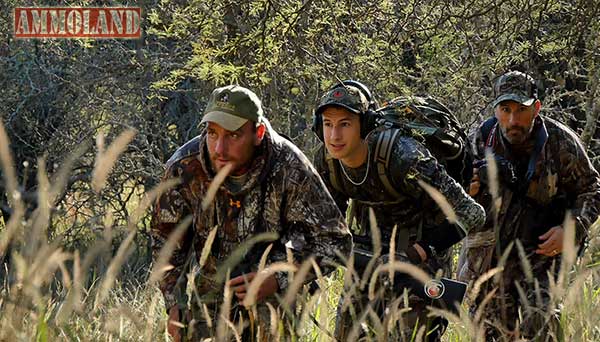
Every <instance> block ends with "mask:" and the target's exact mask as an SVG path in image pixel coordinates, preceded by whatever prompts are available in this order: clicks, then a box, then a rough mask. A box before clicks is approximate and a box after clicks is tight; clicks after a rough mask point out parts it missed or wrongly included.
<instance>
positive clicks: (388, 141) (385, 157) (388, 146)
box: [375, 129, 400, 197]
mask: <svg viewBox="0 0 600 342" xmlns="http://www.w3.org/2000/svg"><path fill="white" fill-rule="evenodd" d="M398 132H399V130H397V129H386V130H384V131H382V132H381V134H380V135H379V137H378V138H377V144H376V145H375V163H376V165H377V174H378V175H379V180H381V183H382V184H383V186H384V187H385V189H386V190H387V192H388V193H389V194H390V195H392V196H394V197H400V193H399V192H398V191H396V189H394V187H393V186H392V183H391V182H390V178H389V177H388V175H387V169H388V166H389V163H390V156H391V155H392V150H393V147H394V141H395V140H396V136H397V135H398Z"/></svg>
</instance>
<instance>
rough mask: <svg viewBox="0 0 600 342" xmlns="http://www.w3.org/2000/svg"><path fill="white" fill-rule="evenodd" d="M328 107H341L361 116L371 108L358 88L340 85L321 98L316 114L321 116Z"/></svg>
mask: <svg viewBox="0 0 600 342" xmlns="http://www.w3.org/2000/svg"><path fill="white" fill-rule="evenodd" d="M327 106H340V107H344V108H346V109H348V110H349V111H351V112H352V113H354V114H361V113H364V112H366V111H367V109H368V108H369V100H367V98H366V97H365V95H364V94H363V93H362V92H361V91H360V90H359V89H358V88H356V87H354V86H350V85H343V84H340V85H338V86H337V87H335V88H332V89H330V90H329V91H328V92H327V93H326V94H325V95H323V97H321V101H319V106H317V110H316V111H315V114H316V115H319V114H321V113H322V112H323V110H325V108H326V107H327Z"/></svg>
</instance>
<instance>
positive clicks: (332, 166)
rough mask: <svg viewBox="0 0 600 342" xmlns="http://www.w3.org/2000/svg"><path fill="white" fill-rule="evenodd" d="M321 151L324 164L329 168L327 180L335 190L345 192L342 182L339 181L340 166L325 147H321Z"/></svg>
mask: <svg viewBox="0 0 600 342" xmlns="http://www.w3.org/2000/svg"><path fill="white" fill-rule="evenodd" d="M323 153H324V154H325V156H324V158H325V164H326V165H327V168H328V169H329V182H330V183H331V186H333V188H334V189H335V190H336V191H338V192H341V193H345V192H344V187H343V185H342V182H341V181H340V178H341V177H340V168H339V164H338V162H337V160H336V159H335V158H333V157H332V156H331V154H329V152H327V149H326V148H325V147H323Z"/></svg>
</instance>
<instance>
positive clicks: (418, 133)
mask: <svg viewBox="0 0 600 342" xmlns="http://www.w3.org/2000/svg"><path fill="white" fill-rule="evenodd" d="M375 113H376V115H377V119H376V120H374V121H375V122H376V126H375V127H373V128H371V129H378V130H381V134H380V135H379V137H378V140H377V144H376V145H375V146H376V147H375V151H374V152H375V162H376V167H377V173H378V175H379V179H380V181H381V183H382V184H383V185H384V187H385V188H386V190H387V192H388V193H389V194H391V195H393V196H394V197H400V194H399V193H398V191H396V189H394V187H393V186H392V184H391V182H390V180H389V176H388V174H387V169H388V165H389V159H390V155H391V149H392V147H393V146H394V142H395V141H396V138H397V137H398V136H399V134H404V135H409V136H412V137H414V138H416V139H417V140H420V141H421V142H422V143H423V144H424V145H425V146H426V147H427V148H428V149H429V151H431V153H432V154H433V156H434V157H435V158H436V159H437V160H438V162H439V163H441V164H442V165H444V167H445V168H446V171H447V172H448V174H449V175H450V176H451V177H452V178H454V179H455V180H456V181H457V182H458V183H460V184H461V185H462V186H463V187H466V186H468V184H469V182H470V181H471V177H472V173H473V170H472V161H473V158H472V155H471V152H470V150H469V148H468V146H467V135H466V133H465V129H464V128H463V127H462V126H461V125H460V123H459V122H458V120H457V119H456V117H455V116H454V114H453V113H452V112H451V111H450V110H449V109H448V108H447V107H446V106H444V105H443V104H441V103H440V102H439V101H437V100H436V99H434V98H433V97H430V96H427V97H418V96H414V97H397V98H395V99H393V100H391V101H389V102H387V103H385V104H384V106H383V107H381V108H379V109H377V110H376V111H375ZM394 128H395V129H394ZM325 159H326V163H327V165H328V167H329V170H330V172H329V177H330V181H331V184H332V185H333V187H334V188H335V189H336V190H338V191H340V192H342V193H344V191H343V187H342V184H341V183H340V182H339V178H338V177H339V175H340V173H339V170H338V169H339V164H338V163H334V162H333V159H332V158H331V156H329V154H328V153H326V158H325Z"/></svg>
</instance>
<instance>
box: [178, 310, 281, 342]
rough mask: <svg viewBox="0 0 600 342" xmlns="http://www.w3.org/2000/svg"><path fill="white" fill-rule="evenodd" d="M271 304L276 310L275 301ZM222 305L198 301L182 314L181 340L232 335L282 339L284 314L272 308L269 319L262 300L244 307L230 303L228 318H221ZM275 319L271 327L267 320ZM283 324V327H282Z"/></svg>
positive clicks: (230, 338) (225, 338) (229, 338)
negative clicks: (274, 313)
mask: <svg viewBox="0 0 600 342" xmlns="http://www.w3.org/2000/svg"><path fill="white" fill-rule="evenodd" d="M270 304H271V305H272V307H273V308H274V309H275V310H277V309H276V308H277V304H275V303H274V301H272V302H271V303H270ZM221 306H222V305H219V304H216V303H210V304H207V303H202V304H201V305H194V308H193V309H192V310H191V311H188V314H187V315H185V316H184V317H185V319H184V325H185V327H186V328H185V329H184V332H183V335H184V336H185V338H184V339H183V340H184V341H203V340H205V339H207V338H217V339H218V340H220V341H235V340H236V335H237V337H239V338H240V339H241V340H242V341H248V342H250V341H257V342H259V341H260V342H262V341H286V340H287V339H286V336H285V331H286V329H285V327H281V326H280V324H282V323H283V324H285V317H283V320H282V316H283V315H281V312H276V319H275V320H272V317H271V311H270V309H269V307H268V306H267V305H266V304H264V303H263V304H259V305H257V306H256V307H255V308H254V309H246V308H244V307H243V306H241V305H237V304H234V305H233V306H232V308H231V310H230V312H229V319H228V322H227V321H226V320H223V319H221V318H222V317H221V309H222V307H221ZM272 323H275V324H276V326H275V327H273V326H272V325H271V324H272ZM282 328H283V329H282Z"/></svg>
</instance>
